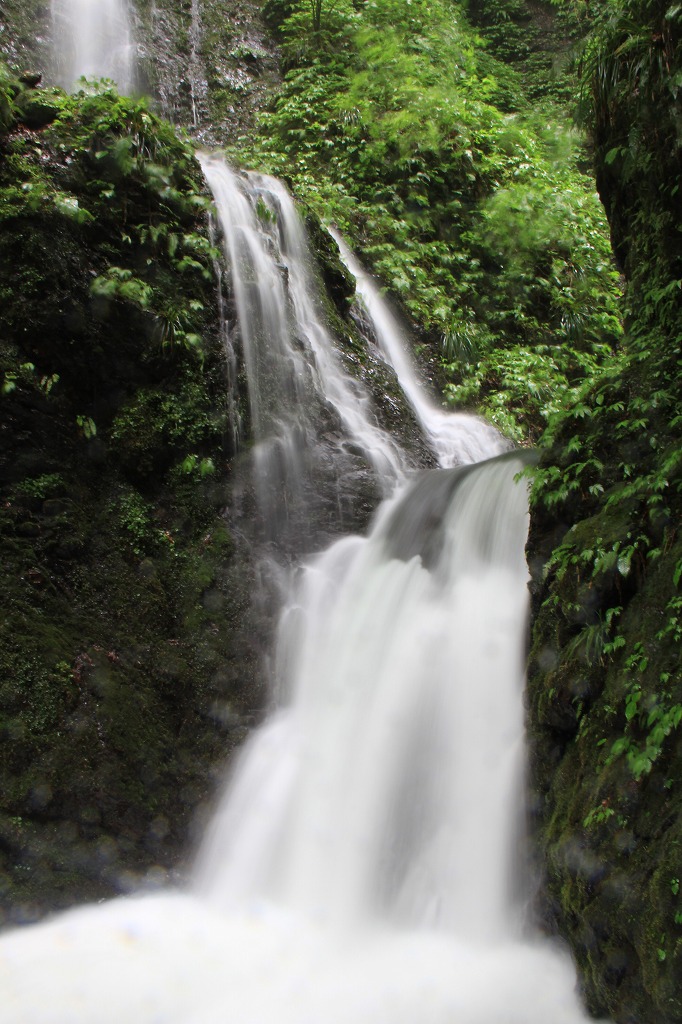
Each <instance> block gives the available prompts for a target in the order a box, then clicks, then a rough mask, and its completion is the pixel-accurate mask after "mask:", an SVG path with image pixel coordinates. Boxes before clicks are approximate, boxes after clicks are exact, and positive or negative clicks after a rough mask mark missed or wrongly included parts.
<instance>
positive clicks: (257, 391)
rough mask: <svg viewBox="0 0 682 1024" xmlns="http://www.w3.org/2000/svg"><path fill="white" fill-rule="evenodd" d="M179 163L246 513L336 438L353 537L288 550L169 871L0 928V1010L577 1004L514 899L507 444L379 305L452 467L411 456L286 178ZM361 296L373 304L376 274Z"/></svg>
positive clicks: (247, 1023) (38, 1022)
mask: <svg viewBox="0 0 682 1024" xmlns="http://www.w3.org/2000/svg"><path fill="white" fill-rule="evenodd" d="M203 164H204V169H205V172H206V175H207V178H208V180H209V182H210V184H211V187H212V189H213V192H214V195H215V198H216V204H217V208H218V212H219V216H220V219H221V222H222V228H223V234H224V240H225V245H226V256H227V259H228V262H229V264H230V273H231V275H232V283H233V291H234V305H235V311H234V323H233V324H232V325H231V330H232V331H233V332H235V333H238V334H239V344H240V347H241V352H242V358H243V360H244V362H245V363H248V364H249V366H248V376H249V407H250V418H251V427H252V430H253V431H254V433H255V449H256V455H255V458H254V459H253V462H252V468H253V471H254V473H255V474H256V476H257V477H258V476H259V474H260V475H262V479H261V480H260V482H259V483H258V485H257V486H258V488H260V489H261V490H263V492H264V493H263V494H262V495H261V497H260V498H259V501H260V502H261V514H262V516H263V518H264V519H265V520H266V521H268V520H269V517H273V519H272V521H271V522H269V523H267V522H266V525H268V530H267V531H266V533H268V536H269V537H271V538H272V537H274V538H275V540H276V541H277V542H278V543H280V544H283V543H284V540H285V539H286V538H287V530H286V529H285V528H284V527H282V516H283V518H284V521H285V523H286V520H287V517H288V515H289V514H290V511H289V510H285V512H284V513H282V512H281V511H280V512H278V510H277V508H276V500H275V499H276V494H275V492H274V490H273V489H272V488H271V487H270V484H271V483H272V479H271V477H274V482H275V484H276V488H275V490H277V491H278V492H279V496H280V504H281V503H284V502H286V503H289V502H291V503H293V504H294V505H295V504H296V502H297V501H298V500H299V498H301V500H302V499H303V498H306V499H307V498H308V497H310V498H313V499H314V491H315V487H316V485H317V483H318V482H319V480H320V479H322V480H323V483H324V482H325V480H326V477H325V476H324V473H322V478H320V476H319V473H320V472H321V469H324V466H325V464H326V463H327V462H331V463H333V464H334V466H335V467H336V468H334V469H332V470H331V471H329V472H328V473H327V477H330V478H331V479H332V480H333V482H334V485H335V486H341V484H342V483H343V481H344V479H345V476H346V475H347V472H348V469H349V466H351V467H352V466H353V465H354V463H353V461H352V460H356V461H357V460H360V461H361V462H362V463H363V464H364V466H365V471H366V472H369V473H371V474H373V475H374V477H376V478H377V481H378V490H380V491H383V493H384V495H385V498H384V500H383V502H382V503H381V506H380V507H379V509H378V511H377V513H376V516H375V520H374V523H373V525H372V527H371V530H370V531H369V533H368V534H367V536H344V537H341V538H339V539H336V540H335V541H334V542H333V543H331V544H330V545H329V546H328V547H327V549H326V550H324V551H319V552H318V553H317V554H315V555H313V556H311V557H307V558H306V559H304V560H303V561H302V563H301V566H300V569H299V572H298V573H297V574H296V577H295V586H294V587H293V589H292V592H291V594H290V597H289V599H288V601H287V602H286V604H285V607H284V609H283V612H282V616H281V620H280V626H279V631H278V638H277V650H276V658H275V661H276V664H277V671H278V677H279V687H278V693H279V700H278V707H277V710H276V711H275V712H274V713H273V714H272V715H271V716H270V718H269V719H268V720H267V721H266V722H265V723H264V725H263V726H261V727H260V728H259V729H257V730H255V731H254V732H253V733H252V735H251V737H250V739H249V740H248V742H247V743H246V745H245V747H244V749H243V750H242V752H241V756H240V757H239V758H238V761H237V763H236V765H235V766H234V769H233V773H232V778H231V780H230V782H229V784H228V787H227V790H226V792H225V794H224V796H223V798H222V800H221V803H220V806H219V807H218V810H217V812H216V814H215V816H214V819H213V822H212V824H211V826H210V828H209V829H208V832H207V835H206V837H205V840H204V842H203V845H202V848H201V850H200V851H199V854H198V857H197V863H196V869H195V873H194V877H193V879H192V881H191V883H190V884H189V885H188V886H187V887H186V888H185V889H184V890H177V891H166V892H159V893H155V894H146V895H145V894H140V895H137V896H134V897H128V898H125V899H116V900H111V901H110V902H108V903H105V904H103V905H101V906H91V907H85V908H80V909H76V910H73V911H69V912H67V913H65V914H61V915H59V916H58V917H57V918H55V919H54V920H53V921H47V922H45V923H43V924H39V925H36V926H32V927H29V928H26V929H23V930H16V931H14V932H10V933H8V934H7V935H6V936H4V937H3V938H2V939H0V990H1V991H2V992H3V999H2V1001H1V1002H0V1022H4V1024H86V1022H87V1024H93V1022H94V1024H120V1022H121V1021H124V1020H130V1021H135V1024H152V1022H157V1021H163V1022H164V1024H225V1022H226V1021H229V1022H230V1024H305V1022H318V1021H325V1022H329V1024H416V1022H419V1024H548V1022H551V1024H581V1022H584V1021H586V1017H585V1015H584V1013H583V1011H582V1010H581V1008H580V1005H579V1001H578V999H577V997H576V995H575V992H574V988H575V974H574V971H573V967H572V965H571V962H570V960H569V958H568V957H567V956H566V955H565V954H564V953H563V952H561V951H560V950H557V949H556V948H554V946H553V945H551V944H550V943H548V942H546V941H543V940H541V939H540V937H539V936H537V935H535V934H534V933H533V931H532V929H531V928H530V927H529V925H528V923H527V920H526V918H527V914H526V902H527V893H526V888H525V886H526V880H525V874H524V870H523V845H524V844H523V833H524V828H523V819H524V805H523V776H524V736H523V646H524V630H525V620H526V614H527V598H526V589H527V588H526V583H527V571H526V566H525V561H524V541H525V535H526V530H527V497H526V489H525V486H524V484H523V483H522V482H519V480H518V475H519V471H520V470H521V468H522V467H523V465H524V462H525V461H526V460H525V458H524V456H523V455H522V454H520V453H517V452H512V453H507V454H503V455H500V454H499V452H500V449H501V448H502V447H504V445H503V444H502V442H501V441H500V439H499V437H498V436H497V435H496V434H495V433H494V432H492V431H491V430H490V429H489V428H488V427H487V426H486V425H485V424H483V423H481V422H479V421H478V420H476V419H473V418H466V417H461V416H458V417H456V418H455V426H454V427H453V426H452V424H451V419H450V417H448V416H447V415H446V414H445V413H440V412H439V411H438V410H437V408H436V407H435V406H434V405H433V403H431V402H430V400H429V399H427V397H426V396H425V395H423V394H422V393H421V391H420V390H419V388H418V386H417V383H415V380H416V379H415V378H414V376H413V369H412V367H411V364H410V363H409V360H408V359H407V357H406V356H405V353H404V352H403V351H401V349H400V347H399V345H400V334H399V332H398V331H393V330H392V329H391V330H390V331H388V334H386V331H387V330H388V329H387V328H384V327H382V326H381V324H380V323H379V322H378V320H379V318H378V317H377V318H376V319H377V322H375V324H374V327H373V331H374V334H375V335H376V337H377V338H378V339H379V341H380V343H382V344H384V345H385V346H387V345H388V343H389V342H390V344H391V345H392V346H393V345H394V346H395V348H394V349H392V350H391V352H392V354H390V355H389V354H387V356H386V358H387V359H390V360H391V361H392V362H393V365H394V366H395V368H396V371H397V373H398V376H399V378H400V379H401V382H402V384H403V386H404V387H405V389H406V391H407V392H408V393H409V389H411V388H412V389H413V391H414V394H412V395H411V396H410V400H411V401H412V403H413V406H414V407H415V409H417V410H418V415H419V418H420V421H421V422H422V423H423V425H424V430H425V431H426V432H427V433H428V434H429V440H430V443H431V444H432V446H433V448H434V451H436V452H439V453H440V459H441V462H442V464H443V465H444V466H447V467H448V468H442V469H439V470H428V471H415V470H414V469H411V468H410V466H409V463H408V460H407V459H405V458H404V457H403V456H402V455H401V453H400V451H399V449H398V448H397V446H396V445H395V443H394V442H391V441H390V439H389V438H388V437H387V436H386V435H385V434H384V433H383V431H381V429H380V428H379V427H378V426H377V424H376V421H375V420H374V417H373V415H372V411H371V403H370V402H369V399H368V397H367V395H366V394H365V392H364V389H362V388H361V387H360V385H359V384H357V382H355V381H354V380H353V379H352V378H350V377H349V376H348V375H347V374H346V373H345V372H344V371H343V369H342V366H341V362H340V359H339V357H338V356H337V354H336V352H335V348H334V344H333V339H332V338H331V336H330V334H329V332H328V330H327V329H326V327H325V326H324V323H323V318H322V316H321V313H320V311H319V309H318V308H317V306H316V299H315V286H314V281H313V279H312V274H311V270H310V264H309V259H308V256H307V254H306V249H305V235H304V233H303V231H302V228H301V226H300V222H299V221H298V218H297V216H296V214H295V211H294V209H293V206H292V204H291V200H290V198H289V197H288V195H287V193H286V190H285V189H284V188H283V186H281V184H280V183H279V182H276V181H275V180H274V179H270V178H265V177H262V176H259V175H249V176H248V177H240V176H237V175H234V174H233V173H232V172H230V171H229V170H228V169H227V168H226V167H225V165H224V164H222V162H220V161H218V160H217V159H215V158H209V157H205V158H203ZM363 288H364V285H363ZM371 305H372V309H371V310H370V312H371V315H372V316H375V312H376V310H378V312H379V313H381V314H382V315H384V314H385V315H386V316H387V317H388V314H387V313H386V311H385V308H384V307H383V303H382V300H381V298H380V296H379V295H378V293H376V294H374V296H373V298H372V304H371ZM367 306H368V308H370V303H369V302H367ZM372 310H374V312H373V311H372ZM386 322H387V323H391V321H389V320H387V321H386ZM393 323H394V322H393ZM382 338H383V341H382ZM387 338H388V340H386V339H387ZM386 351H387V352H388V348H387V349H386ZM420 403H421V404H420ZM436 414H438V415H436ZM439 424H440V426H439ZM441 426H442V434H443V435H444V436H445V440H442V436H441ZM457 438H459V440H457ZM457 445H459V447H457ZM259 449H261V451H260V452H259ZM272 451H277V452H279V455H278V459H277V460H274V459H272V460H270V459H269V457H267V458H266V457H265V456H264V455H263V452H265V453H268V452H272ZM472 453H475V454H476V455H478V460H476V464H472V461H474V460H472ZM349 459H350V460H351V461H350V462H349ZM467 463H468V464H467ZM453 464H454V465H453ZM339 466H340V468H339ZM325 485H326V484H325ZM278 515H279V517H280V518H279V519H278V518H277V517H278ZM304 525H305V524H304V522H303V515H302V512H301V515H300V516H299V523H298V527H299V530H300V531H301V532H297V533H296V536H295V538H294V540H295V542H296V544H298V545H300V544H301V543H302V531H303V529H304ZM309 525H310V524H309ZM311 528H312V529H313V532H314V529H315V522H314V521H313V523H312V526H311ZM268 531H269V532H268ZM266 539H267V537H266Z"/></svg>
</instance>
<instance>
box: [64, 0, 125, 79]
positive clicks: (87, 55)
mask: <svg viewBox="0 0 682 1024" xmlns="http://www.w3.org/2000/svg"><path fill="white" fill-rule="evenodd" d="M51 4H52V8H51V9H52V32H53V51H54V64H55V69H56V77H57V81H58V82H59V84H60V85H62V86H63V87H64V88H65V89H67V90H71V89H74V88H75V87H76V85H77V83H78V79H79V78H81V77H82V76H85V77H86V78H111V79H113V81H114V82H115V83H116V85H117V86H118V90H119V92H121V93H128V92H130V91H131V89H132V88H133V85H134V73H135V67H134V42H133V36H132V29H131V19H130V9H129V6H128V0H51Z"/></svg>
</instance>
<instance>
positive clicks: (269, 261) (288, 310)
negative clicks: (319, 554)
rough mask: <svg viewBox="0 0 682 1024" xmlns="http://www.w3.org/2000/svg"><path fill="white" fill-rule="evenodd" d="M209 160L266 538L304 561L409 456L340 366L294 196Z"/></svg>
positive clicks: (205, 159) (390, 481)
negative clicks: (361, 496) (347, 510)
mask: <svg viewBox="0 0 682 1024" xmlns="http://www.w3.org/2000/svg"><path fill="white" fill-rule="evenodd" d="M201 163H202V167H203V170H204V174H205V175H206V179H207V181H208V182H209V185H210V187H211V190H212V192H213V195H214V197H215V200H216V206H217V211H218V216H219V220H220V224H221V227H222V232H223V239H224V247H225V256H226V259H227V263H228V266H229V270H230V277H231V283H232V294H233V296H234V306H235V317H234V327H233V330H234V332H235V333H236V334H237V335H238V345H239V347H240V349H241V351H242V353H243V360H244V366H245V371H246V378H247V385H248V397H249V425H250V432H251V436H252V437H253V439H254V441H255V444H254V447H253V452H252V464H251V467H250V475H251V478H252V480H253V484H254V489H255V492H256V498H257V506H258V514H259V517H260V525H261V528H262V529H261V534H262V537H263V538H264V539H265V540H266V541H269V542H271V543H272V544H274V545H277V546H278V547H279V548H280V549H285V550H286V551H287V552H288V553H289V554H291V553H292V552H293V553H297V554H301V553H302V552H304V551H305V550H308V551H309V550H310V544H311V540H312V534H314V533H316V532H324V526H327V527H329V525H330V524H331V523H332V522H333V521H334V520H335V519H339V518H341V520H342V521H343V506H344V504H345V503H350V504H351V505H352V504H354V503H355V500H356V499H357V497H358V493H359V492H366V493H368V494H369V496H370V497H371V499H372V500H373V501H376V499H377V498H378V497H379V496H381V495H382V494H383V495H387V494H389V493H390V492H391V491H392V490H393V488H394V487H395V486H396V485H397V483H398V482H399V481H400V480H402V479H403V477H404V473H405V471H406V469H407V466H408V460H407V458H406V457H405V456H404V454H403V453H402V452H401V450H400V448H399V446H398V445H397V444H396V442H395V441H394V439H393V438H392V437H391V436H390V435H389V434H388V433H386V432H385V431H384V430H382V429H381V428H380V427H379V425H378V423H377V420H376V417H375V415H374V412H373V410H372V406H371V402H370V399H369V396H368V394H367V392H366V391H365V389H364V388H363V387H362V385H361V384H360V383H359V382H358V381H357V380H355V379H354V378H352V377H350V376H349V375H348V374H347V373H346V372H345V371H344V369H343V367H342V365H341V361H340V359H339V357H338V355H337V353H336V349H335V345H334V342H333V340H332V338H331V336H330V333H329V331H328V329H327V327H326V326H325V324H324V316H323V313H322V311H321V308H320V305H319V301H318V299H317V294H316V284H315V281H314V278H313V274H312V270H311V265H310V255H309V252H308V246H307V241H306V237H305V232H304V229H303V225H302V223H301V220H300V218H299V216H298V214H297V212H296V209H295V207H294V204H293V201H292V199H291V196H290V195H289V193H288V192H287V190H286V189H285V188H284V186H283V185H282V183H281V182H279V181H277V180H276V179H275V178H270V177H268V176H266V175H262V174H249V175H237V174H236V173H235V172H234V171H232V170H231V169H230V168H229V167H228V166H227V165H226V164H225V162H224V161H223V160H222V159H220V158H219V157H216V156H211V155H206V154H204V155H202V156H201Z"/></svg>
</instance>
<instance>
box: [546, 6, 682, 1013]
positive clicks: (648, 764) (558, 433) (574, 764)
mask: <svg viewBox="0 0 682 1024" xmlns="http://www.w3.org/2000/svg"><path fill="white" fill-rule="evenodd" d="M681 17H682V9H681V8H680V7H679V5H674V4H669V3H663V2H652V0H646V2H635V0H624V2H618V3H616V2H614V3H612V4H609V5H608V7H607V9H606V10H605V11H600V13H599V15H598V17H596V23H595V25H594V30H593V33H592V35H591V37H590V38H589V40H588V43H587V46H586V49H585V53H584V58H583V61H584V74H585V88H586V90H589V95H590V108H591V113H590V117H591V131H592V135H593V139H594V144H595V155H596V165H597V180H598V184H599V188H600V194H601V197H602V199H603V202H604V205H605V208H606V210H607V212H608V214H609V219H610V223H611V230H612V237H613V245H614V251H615V253H616V256H617V258H618V260H619V263H620V265H621V267H622V269H623V271H624V274H625V277H626V292H625V300H624V301H625V316H626V332H625V336H624V338H623V343H622V347H621V351H620V353H619V357H618V360H617V361H615V362H614V363H613V365H612V366H611V367H609V368H608V370H607V372H606V373H604V374H603V375H602V376H600V377H599V378H598V379H597V380H596V381H590V382H589V383H588V385H587V387H586V388H585V389H584V392H583V393H582V395H581V396H580V398H579V400H578V401H577V402H573V403H571V405H570V406H569V407H568V408H567V409H566V410H565V411H564V412H563V413H562V414H560V415H559V416H557V417H556V418H555V419H554V421H553V424H552V426H551V428H550V430H549V431H548V433H547V434H546V435H545V438H544V439H543V455H542V460H541V467H540V471H539V473H538V475H537V477H536V480H535V484H534V516H533V524H534V525H533V531H532V535H531V543H530V548H529V550H530V553H531V561H532V567H533V568H534V577H535V579H534V589H535V625H534V630H533V650H532V656H531V671H530V679H529V695H530V721H531V724H532V729H533V764H534V778H535V784H536V786H537V787H538V790H539V793H540V802H539V807H538V814H539V827H540V832H541V837H542V843H541V845H542V846H543V847H544V848H545V849H546V851H547V872H548V880H549V890H550V895H551V900H552V903H551V905H550V906H549V907H548V908H547V912H548V914H549V915H550V916H551V917H553V918H554V919H555V920H557V921H559V922H560V923H561V924H560V927H561V928H562V930H563V931H564V932H565V933H566V934H567V935H568V936H569V939H570V942H571V945H572V947H573V949H574V952H575V954H576V957H577V960H578V963H579V965H580V968H581V972H582V976H583V979H584V986H585V991H586V995H587V997H588V1001H589V1004H590V1006H591V1007H592V1009H594V1010H595V1011H596V1012H600V1013H608V1014H609V1015H610V1016H612V1017H613V1019H614V1020H616V1021H619V1022H620V1021H650V1020H655V1021H656V1022H657V1024H669V1022H670V1024H672V1022H678V1021H680V1020H681V1019H682V987H681V985H680V979H681V977H682V972H681V971H680V959H681V957H682V903H681V902H680V895H679V890H680V868H681V866H682V865H681V861H680V845H681V843H682V833H681V832H680V821H681V820H682V814H681V811H682V803H681V801H682V794H681V792H680V780H681V779H682V761H681V756H682V744H681V742H680V739H681V735H682V734H681V733H680V724H681V723H682V676H681V673H680V641H681V640H682V627H681V622H682V620H681V618H680V611H681V609H682V593H681V590H680V586H681V583H682V547H681V545H680V537H679V530H678V526H679V522H680V514H681V512H682V506H681V497H680V495H681V493H682V474H681V467H682V436H681V427H682V417H681V415H680V400H679V387H680V383H679V382H680V352H679V338H680V335H681V333H682V303H681V301H680V299H681V293H680V282H681V280H682V246H681V243H680V235H679V212H678V211H679V205H678V198H677V197H678V194H679V189H680V183H681V182H680V163H679V158H680V142H681V140H680V130H679V114H680V107H679V104H680V94H679V90H680V85H679V81H680V78H681V77H682V46H681V43H682V34H681V33H682V21H681Z"/></svg>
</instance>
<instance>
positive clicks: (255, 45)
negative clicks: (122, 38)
mask: <svg viewBox="0 0 682 1024" xmlns="http://www.w3.org/2000/svg"><path fill="white" fill-rule="evenodd" d="M262 6H263V5H262V4H261V3H258V2H257V0H193V2H192V3H183V2H182V0H155V2H153V3H152V2H151V0H133V2H132V3H130V5H129V10H130V17H131V23H132V24H131V29H132V38H133V41H134V60H133V64H134V68H135V72H134V78H135V83H136V87H137V89H138V90H139V92H141V93H144V94H147V95H150V96H152V97H154V99H155V100H156V101H157V103H158V109H159V112H160V113H161V114H162V115H163V116H164V117H165V118H167V119H168V120H170V121H171V122H173V123H175V124H181V125H184V126H186V127H187V128H188V129H190V130H191V131H193V132H195V134H196V135H197V138H198V139H200V140H201V141H203V142H204V143H206V144H207V145H219V144H225V143H227V142H229V141H230V140H233V139H234V138H235V137H237V136H238V135H239V134H242V133H244V132H245V131H248V130H249V129H250V128H252V126H253V117H254V114H255V111H256V110H257V109H258V108H259V107H261V106H262V105H263V104H264V101H265V97H266V95H267V94H268V93H269V92H270V90H271V89H272V88H273V87H275V86H276V84H277V82H278V80H279V70H278V61H277V48H276V46H275V44H274V43H273V40H272V37H271V34H270V33H269V32H268V30H267V27H266V25H265V24H264V22H263V18H262V14H261V8H262ZM54 34H55V27H54V24H53V19H52V14H51V4H50V2H49V0H6V3H3V5H2V11H0V58H2V59H4V60H5V61H7V63H8V64H9V65H10V66H11V67H13V68H15V69H17V70H19V71H21V70H30V71H32V72H39V73H41V74H42V75H43V81H44V83H45V84H48V85H52V84H55V82H58V79H59V76H58V68H57V66H56V58H55V52H54V51H55V47H54ZM59 84H66V83H61V82H60V83H59Z"/></svg>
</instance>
